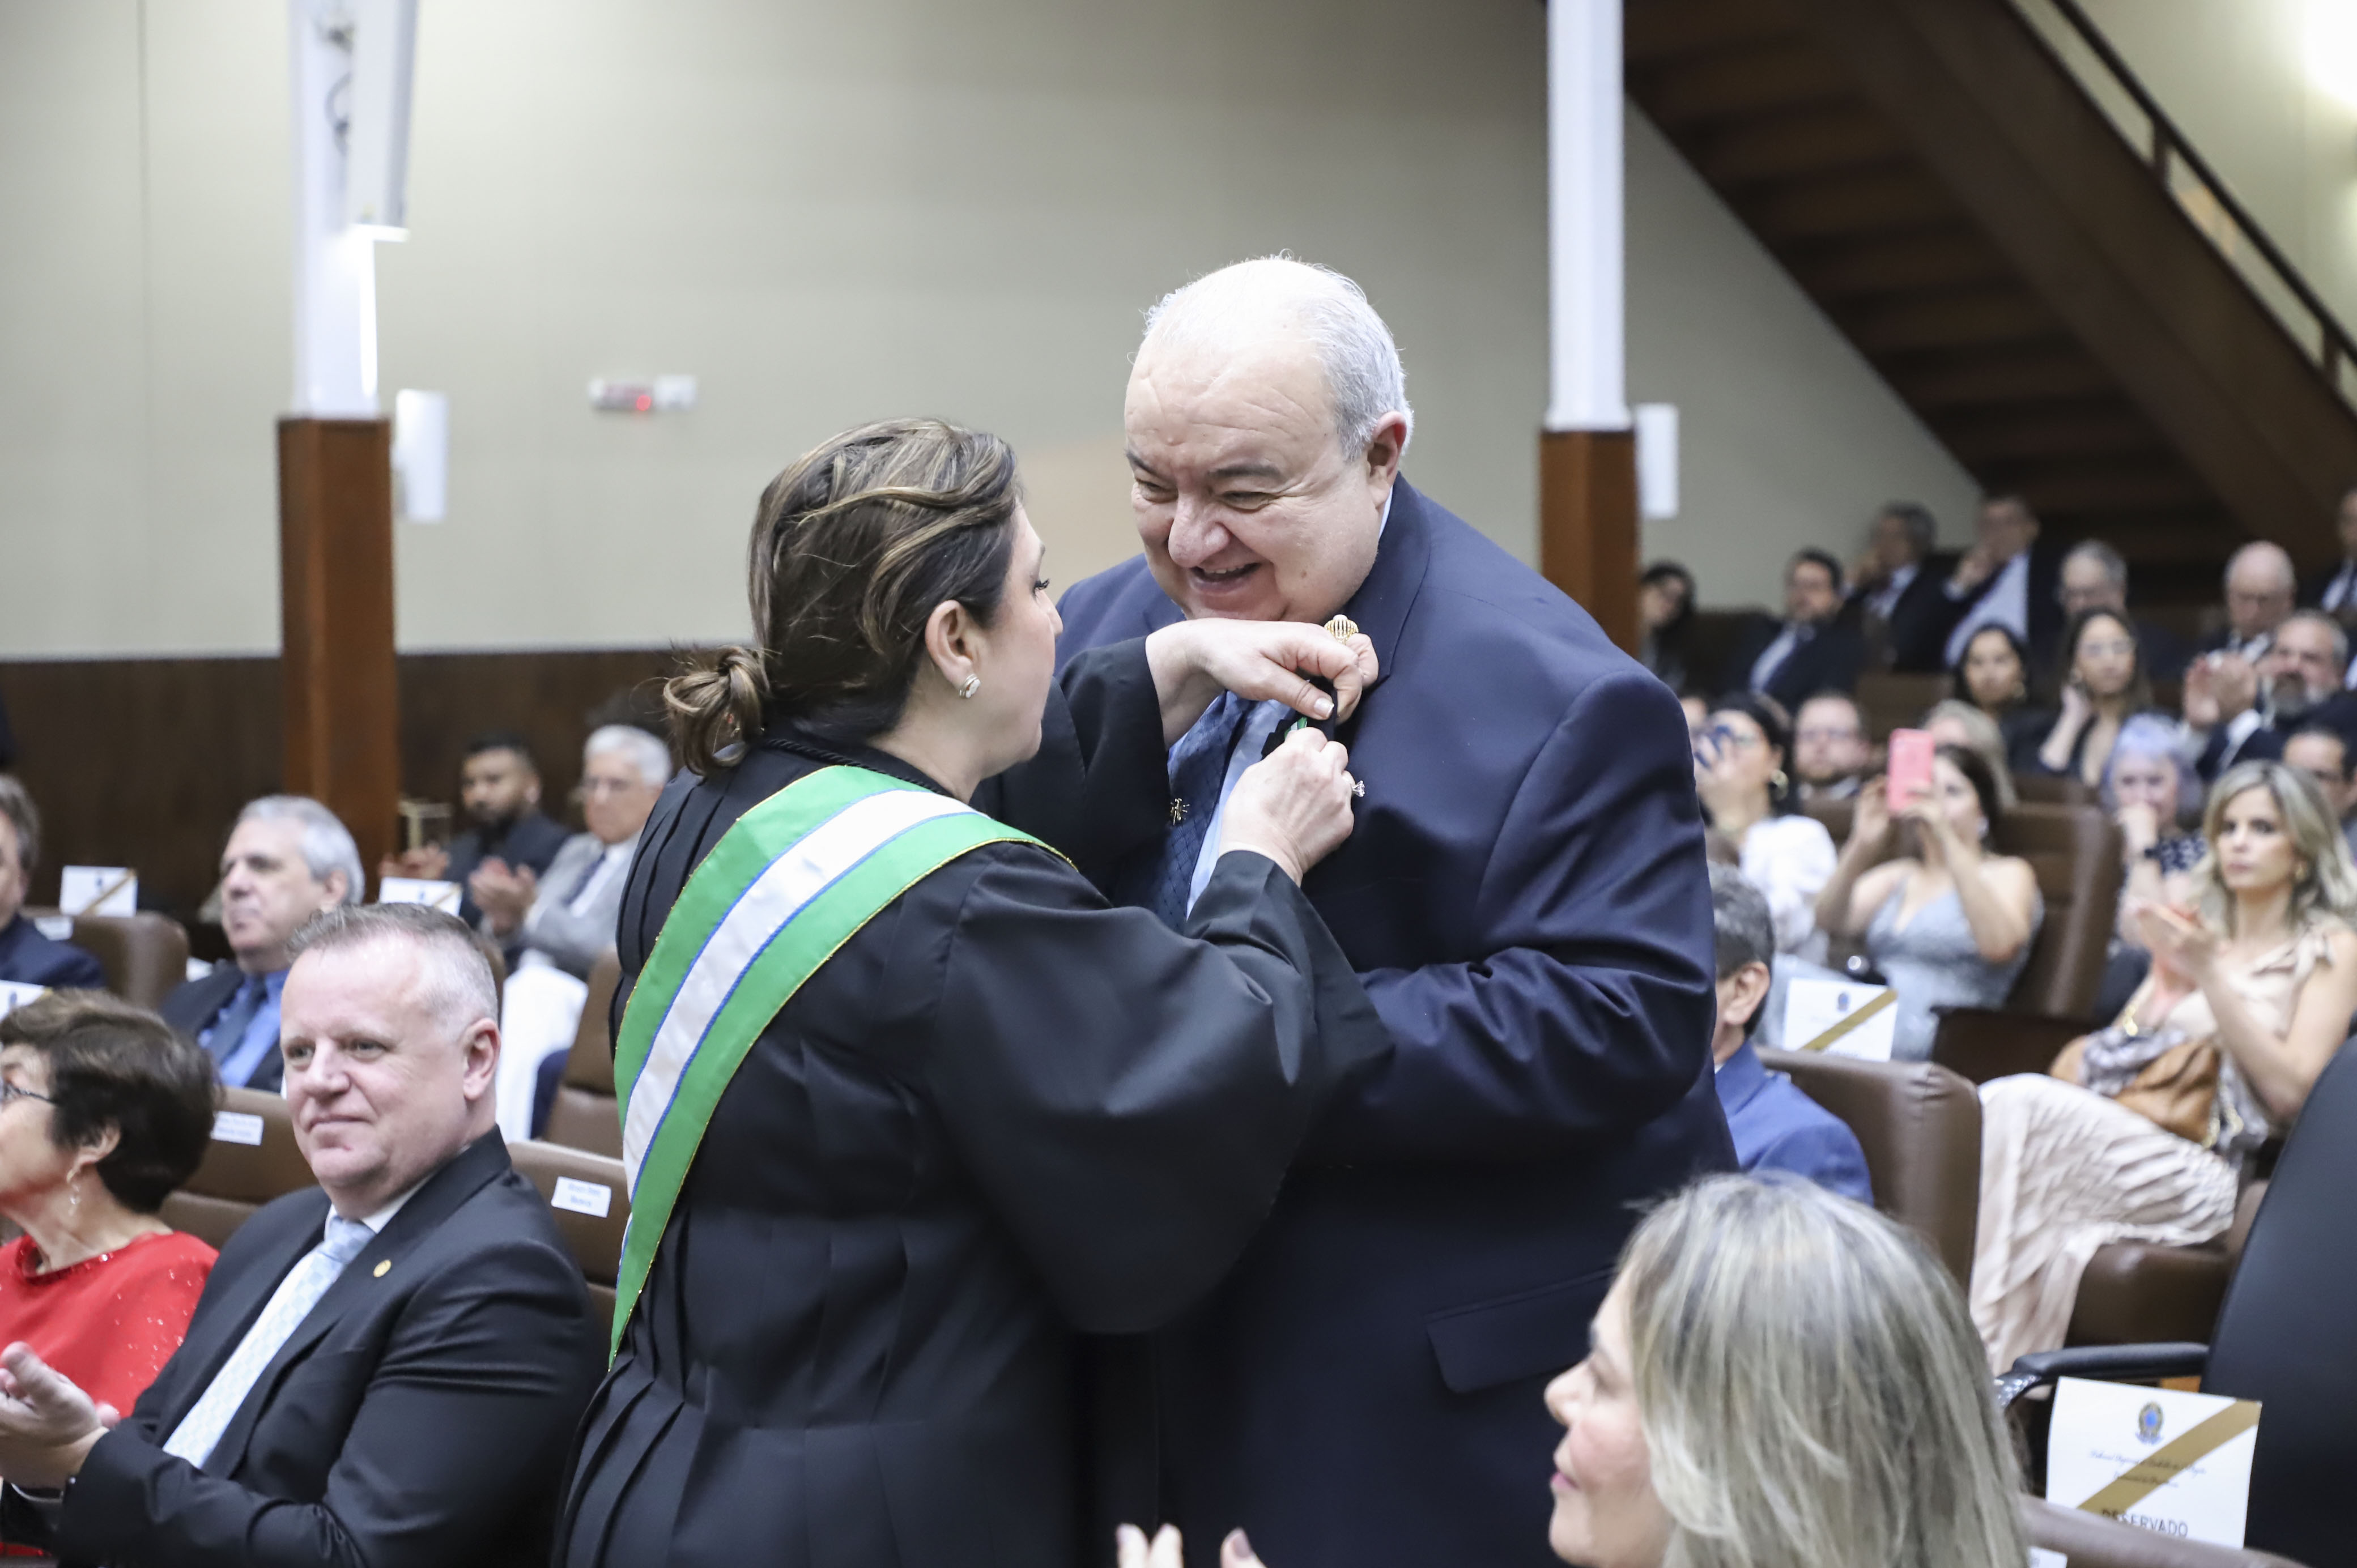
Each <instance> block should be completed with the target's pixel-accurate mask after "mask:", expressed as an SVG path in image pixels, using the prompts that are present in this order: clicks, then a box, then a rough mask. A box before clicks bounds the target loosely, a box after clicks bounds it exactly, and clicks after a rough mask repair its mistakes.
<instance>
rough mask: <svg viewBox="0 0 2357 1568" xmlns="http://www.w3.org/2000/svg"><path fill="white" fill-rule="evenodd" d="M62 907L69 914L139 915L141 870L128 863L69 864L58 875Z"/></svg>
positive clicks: (59, 902) (59, 903)
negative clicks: (139, 871)
mask: <svg viewBox="0 0 2357 1568" xmlns="http://www.w3.org/2000/svg"><path fill="white" fill-rule="evenodd" d="M58 908H60V909H63V910H64V911H65V912H66V913H67V914H69V915H135V914H137V913H138V912H139V875H138V873H136V872H135V871H133V870H132V869H131V868H130V867H129V866H127V865H69V866H67V867H66V868H65V869H64V870H63V871H62V872H59V874H58Z"/></svg>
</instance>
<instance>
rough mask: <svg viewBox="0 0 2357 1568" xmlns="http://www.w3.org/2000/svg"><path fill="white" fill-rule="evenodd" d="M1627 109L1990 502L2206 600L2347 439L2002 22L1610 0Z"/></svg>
mask: <svg viewBox="0 0 2357 1568" xmlns="http://www.w3.org/2000/svg"><path fill="white" fill-rule="evenodd" d="M1626 16H1627V20H1626V46H1625V47H1626V53H1627V81H1628V89H1629V92H1630V95H1631V97H1632V98H1633V99H1634V100H1635V102H1637V104H1638V105H1639V106H1640V107H1641V109H1642V110H1643V111H1644V113H1646V114H1647V115H1649V116H1650V117H1651V118H1652V120H1653V122H1654V123H1655V124H1657V125H1659V126H1660V127H1661V129H1662V131H1663V133H1664V134H1666V135H1667V136H1668V137H1669V139H1670V140H1671V142H1672V143H1673V144H1674V145H1676V146H1677V147H1678V149H1679V150H1680V151H1681V152H1682V153H1683V154H1684V156H1685V157H1686V158H1687V160H1688V161H1689V162H1690V163H1692V164H1693V166H1694V167H1695V169H1696V171H1697V172H1699V173H1700V174H1701V176H1702V177H1703V178H1704V179H1705V180H1706V182H1707V183H1708V184H1709V185H1710V186H1711V187H1712V188H1713V189H1715V190H1716V191H1717V193H1718V194H1719V196H1720V197H1721V199H1724V200H1725V201H1726V202H1727V205H1728V206H1729V207H1730V208H1732V209H1734V211H1735V212H1736V214H1737V215H1738V217H1739V218H1740V219H1741V220H1743V221H1744V223H1746V224H1747V225H1748V226H1749V228H1750V230H1751V231H1752V232H1753V233H1754V234H1756V235H1757V236H1758V237H1759V238H1760V241H1761V242H1762V243H1764V244H1765V245H1766V246H1767V248H1768V249H1769V251H1770V252H1771V253H1772V254H1774V255H1775V256H1776V257H1777V259H1778V260H1779V261H1780V262H1781V263H1782V264H1783V265H1784V266H1785V267H1786V268H1787V269H1788V270H1789V271H1790V272H1791V274H1792V276H1793V277H1794V279H1796V280H1797V281H1798V282H1799V284H1800V285H1801V286H1802V288H1803V290H1804V291H1806V292H1807V293H1808V295H1810V296H1811V297H1812V298H1813V299H1814V300H1815V301H1816V303H1817V304H1818V306H1820V307H1821V308H1823V309H1824V312H1825V314H1826V315H1827V316H1828V317H1831V318H1832V320H1833V321H1834V323H1835V325H1836V326H1837V327H1838V328H1840V329H1841V330H1842V331H1843V332H1844V333H1845V334H1846V336H1847V337H1848V338H1849V339H1850V341H1851V342H1852V343H1854V344H1856V345H1857V349H1858V350H1859V351H1860V352H1861V353H1863V354H1864V355H1865V356H1866V358H1867V360H1868V361H1869V362H1871V363H1872V364H1873V365H1874V367H1875V369H1876V370H1877V371H1879V372H1880V373H1881V375H1882V376H1883V377H1884V378H1885V379H1886V380H1887V381H1889V384H1890V385H1891V387H1892V388H1893V389H1894V390H1895V391H1896V392H1898V393H1899V395H1900V397H1901V398H1902V399H1903V400H1904V401H1905V402H1906V403H1908V405H1909V406H1910V407H1911V408H1912V409H1913V410H1914V411H1915V413H1916V414H1917V415H1918V417H1920V418H1921V420H1922V421H1923V422H1924V424H1926V425H1927V426H1928V427H1929V428H1930V429H1931V430H1932V433H1933V434H1934V435H1936V436H1937V437H1938V438H1939V439H1940V440H1941V441H1942V442H1943V443H1944V444H1945V445H1946V446H1947V447H1948V449H1949V450H1950V451H1951V452H1952V453H1953V454H1954V456H1955V457H1956V459H1957V461H1958V462H1959V463H1961V464H1962V465H1963V466H1964V468H1965V469H1966V470H1967V471H1969V472H1970V473H1971V474H1972V475H1973V477H1974V478H1975V480H1977V481H1978V482H1979V483H1980V484H1981V485H1982V486H1983V487H1984V488H1985V489H1988V490H1990V491H1992V492H1996V491H2018V492H2019V493H2020V494H2021V495H2023V496H2024V497H2025V498H2026V499H2028V500H2029V503H2030V504H2031V506H2032V507H2034V508H2035V509H2036V510H2037V511H2038V512H2039V514H2040V516H2041V517H2042V518H2043V519H2044V520H2045V521H2046V523H2047V526H2048V528H2049V529H2050V531H2051V532H2053V533H2054V534H2056V535H2058V536H2060V537H2061V538H2063V539H2069V540H2075V539H2081V538H2099V539H2104V540H2106V541H2108V542H2111V543H2112V544H2114V545H2115V546H2116V547H2117V548H2118V549H2119V550H2120V551H2121V552H2122V553H2124V554H2125V555H2126V557H2127V558H2128V560H2129V561H2130V562H2131V563H2132V564H2134V565H2135V567H2136V575H2137V581H2136V588H2137V594H2138V597H2139V598H2140V599H2147V600H2150V601H2153V602H2179V603H2196V602H2205V601H2207V602H2214V600H2215V598H2216V596H2217V593H2218V575H2217V574H2218V571H2219V569H2220V567H2221V566H2222V564H2223V563H2224V560H2225V558H2226V556H2227V555H2228V554H2229V553H2232V552H2233V548H2234V547H2235V546H2236V545H2237V544H2239V543H2241V542H2244V540H2246V539H2251V538H2268V539H2274V540H2276V541H2277V542H2281V543H2282V544H2284V545H2285V546H2286V547H2287V549H2289V550H2291V552H2292V553H2293V554H2294V556H2295V558H2297V559H2298V560H2299V561H2300V563H2301V564H2302V567H2303V569H2310V568H2313V567H2315V566H2317V565H2319V564H2322V563H2323V562H2324V561H2326V560H2329V559H2332V558H2335V557H2337V554H2338V543H2337V541H2336V540H2335V539H2334V536H2333V533H2332V528H2331V519H2332V513H2333V508H2334V504H2335V502H2336V500H2337V499H2338V497H2339V495H2340V492H2341V489H2343V488H2344V487H2345V486H2347V485H2348V484H2350V483H2352V482H2357V414H2352V412H2351V410H2350V408H2349V407H2348V405H2347V404H2346V403H2343V402H2342V401H2341V398H2340V397H2339V395H2338V394H2337V393H2336V392H2334V391H2333V390H2332V388H2331V387H2330V384H2329V383H2328V382H2327V381H2326V380H2325V379H2324V375H2323V372H2322V371H2319V369H2318V368H2317V366H2316V365H2315V364H2314V363H2313V362H2312V361H2311V360H2310V359H2309V357H2308V356H2307V355H2306V354H2304V353H2303V351H2302V349H2300V347H2299V346H2298V345H2297V344H2296V343H2295V342H2294V341H2293V340H2292V338H2291V337H2290V336H2289V334H2288V333H2287V331H2286V329H2285V328H2283V327H2282V326H2281V325H2279V324H2278V322H2277V321H2276V317H2274V316H2273V315H2272V314H2271V313H2270V312H2269V311H2268V309H2267V308H2266V306H2265V305H2264V304H2262V303H2261V302H2260V300H2259V299H2258V298H2257V296H2256V295H2255V294H2254V293H2253V291H2252V290H2251V288H2250V287H2249V285H2246V284H2245V283H2244V281H2243V279H2242V278H2241V277H2240V276H2239V275H2238V274H2236V273H2235V272H2234V271H2233V268H2232V267H2231V266H2230V265H2229V264H2228V263H2226V262H2225V261H2224V260H2223V259H2222V257H2221V256H2220V255H2219V254H2218V252H2216V250H2215V249H2214V248H2213V247H2212V244H2211V242H2209V241H2208V240H2207V239H2206V238H2204V237H2203V235H2202V234H2201V231H2199V230H2198V229H2196V228H2195V227H2194V225H2193V223H2192V222H2191V220H2190V219H2189V218H2188V217H2187V216H2186V215H2185V213H2184V212H2183V210H2182V209H2180V208H2179V205H2178V204H2177V202H2176V201H2175V200H2174V199H2172V198H2171V197H2170V196H2169V194H2168V193H2167V192H2166V190H2165V189H2164V188H2163V187H2162V186H2161V184H2160V182H2159V180H2158V177H2156V176H2155V174H2154V173H2153V171H2152V169H2151V168H2149V167H2148V166H2147V165H2146V164H2145V163H2144V162H2143V161H2142V160H2140V159H2139V158H2138V157H2137V156H2136V153H2135V152H2134V150H2132V149H2131V148H2130V147H2129V146H2128V145H2127V144H2126V142H2125V141H2124V140H2123V139H2122V137H2121V136H2120V134H2119V133H2118V132H2117V131H2116V130H2115V129H2114V128H2113V126H2112V124H2110V122H2109V121H2108V120H2106V119H2105V118H2104V114H2103V113H2102V112H2101V111H2100V110H2099V109H2098V108H2097V107H2096V106H2095V105H2094V103H2093V102H2092V101H2091V100H2090V99H2089V98H2088V97H2087V95H2086V93H2085V91H2083V89H2082V88H2081V87H2080V86H2079V84H2078V82H2077V81H2075V80H2074V79H2073V78H2072V76H2071V75H2070V73H2069V72H2068V70H2066V69H2065V68H2064V67H2063V66H2062V65H2061V62H2060V61H2058V60H2057V59H2055V58H2054V57H2053V55H2052V54H2051V53H2050V51H2049V50H2048V49H2047V48H2046V46H2045V45H2044V44H2043V42H2042V41H2041V40H2040V39H2039V38H2038V37H2037V36H2036V35H2035V34H2034V33H2033V32H2032V31H2031V30H2030V28H2029V26H2028V25H2027V23H2025V22H2024V21H2023V20H2022V18H2021V17H2020V16H2019V15H2018V13H2017V12H2016V11H2015V10H2014V8H2013V5H2012V4H2011V3H2010V0H1628V5H1627V13H1626Z"/></svg>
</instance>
